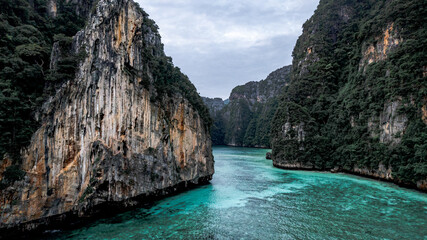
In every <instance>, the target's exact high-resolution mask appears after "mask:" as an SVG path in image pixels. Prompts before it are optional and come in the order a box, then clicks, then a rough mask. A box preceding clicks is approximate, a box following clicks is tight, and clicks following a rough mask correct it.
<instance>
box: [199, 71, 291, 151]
mask: <svg viewBox="0 0 427 240" xmlns="http://www.w3.org/2000/svg"><path fill="white" fill-rule="evenodd" d="M290 72H291V66H285V67H282V68H279V69H277V70H275V71H274V72H272V73H270V74H269V75H268V76H267V78H266V79H265V80H261V81H259V82H248V83H246V84H245V85H242V86H237V87H235V88H234V89H233V90H232V92H231V94H230V98H229V102H228V103H227V104H225V103H222V105H220V104H216V105H214V104H213V101H212V100H210V101H205V104H206V105H207V106H208V107H209V109H210V110H211V115H212V116H213V120H214V126H213V128H212V136H213V140H214V141H213V142H214V144H219V145H230V146H245V147H261V148H268V147H270V128H271V124H270V123H271V119H272V117H273V115H274V112H275V111H276V108H277V102H278V99H279V96H280V93H281V90H282V89H283V87H285V86H286V84H287V83H288V81H289V77H290ZM215 100H216V99H215ZM221 101H222V100H221ZM218 106H220V107H218Z"/></svg>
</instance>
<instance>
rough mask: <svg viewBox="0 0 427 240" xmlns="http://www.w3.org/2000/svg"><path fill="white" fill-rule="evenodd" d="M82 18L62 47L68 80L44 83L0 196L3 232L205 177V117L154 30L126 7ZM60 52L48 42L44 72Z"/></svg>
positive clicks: (113, 4) (96, 10)
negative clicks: (14, 170)
mask: <svg viewBox="0 0 427 240" xmlns="http://www.w3.org/2000/svg"><path fill="white" fill-rule="evenodd" d="M50 2H52V1H50ZM83 2H84V3H87V2H86V1H83ZM91 11H92V12H90V11H88V12H89V14H90V16H89V18H88V20H87V24H86V27H85V28H84V29H83V30H81V31H79V32H78V33H77V35H76V36H75V37H74V38H73V40H72V47H71V48H70V50H69V51H71V52H73V53H74V54H77V53H81V54H79V56H80V57H81V58H80V59H81V60H80V61H79V64H78V67H77V72H76V74H75V77H74V78H72V79H69V80H66V81H62V82H59V83H56V84H54V88H55V91H54V93H55V94H54V95H51V96H50V97H49V98H48V100H47V101H46V102H45V103H44V104H43V106H42V108H41V110H40V112H39V114H38V118H39V122H40V124H41V126H40V128H39V129H38V130H37V131H36V132H35V133H34V135H33V137H32V139H31V143H30V145H29V146H28V147H26V148H24V149H23V150H22V164H20V168H21V169H22V170H23V173H24V176H22V178H20V179H21V180H18V181H15V182H12V183H11V184H10V186H7V187H5V188H4V189H2V190H1V195H0V207H1V216H0V228H2V229H3V230H4V229H5V228H12V227H17V226H18V227H19V228H20V229H25V230H27V229H34V228H37V227H39V226H41V225H44V224H49V222H51V221H52V219H55V220H64V218H66V217H69V216H73V217H81V216H90V215H92V214H94V213H95V212H96V209H101V207H106V206H116V207H118V206H120V207H126V206H132V205H135V204H138V201H139V200H144V199H146V198H148V197H150V196H155V195H165V194H168V193H170V192H173V191H176V190H178V189H180V188H182V187H187V186H188V185H192V184H199V183H204V182H207V181H209V180H210V179H211V177H212V175H213V173H214V166H213V156H212V151H211V140H210V135H209V114H208V112H207V110H206V108H205V107H204V106H203V103H202V100H201V98H200V97H199V96H198V95H197V92H196V91H195V88H194V86H193V85H192V84H191V83H190V82H189V81H188V79H187V77H186V76H185V75H183V74H182V73H180V72H179V70H178V69H177V68H174V67H173V65H172V63H171V59H170V58H167V57H166V56H165V55H164V52H163V46H162V44H161V41H160V35H159V34H158V32H157V26H156V25H155V23H154V22H153V21H152V20H150V19H149V18H148V15H147V14H146V13H144V12H143V10H142V9H140V8H139V6H138V5H137V4H135V3H134V2H133V1H131V0H99V1H96V5H95V6H93V8H92V10H91ZM50 12H51V13H52V15H53V16H54V15H55V14H54V12H55V11H54V10H51V11H50ZM67 51H68V50H67ZM67 53H68V52H65V50H64V48H63V47H62V46H61V44H60V43H59V42H57V43H55V46H54V48H53V51H52V55H51V59H52V62H51V64H50V65H51V68H52V71H55V68H56V67H57V66H58V63H59V62H61V59H63V58H64V57H65V56H66V54H67ZM12 162H13V161H12V160H11V159H8V158H5V159H3V160H2V162H1V164H0V165H1V168H0V170H4V169H6V168H7V167H8V166H9V165H11V164H12ZM1 173H3V171H1ZM0 176H1V175H0Z"/></svg>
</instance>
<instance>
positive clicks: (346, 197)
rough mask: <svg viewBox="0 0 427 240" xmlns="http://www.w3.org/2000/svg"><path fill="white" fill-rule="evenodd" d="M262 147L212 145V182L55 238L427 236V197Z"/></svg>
mask: <svg viewBox="0 0 427 240" xmlns="http://www.w3.org/2000/svg"><path fill="white" fill-rule="evenodd" d="M266 152H267V150H263V149H249V148H232V147H215V148H214V156H215V170H216V173H215V176H214V179H213V180H212V184H210V185H206V186H202V187H199V188H197V189H194V190H191V191H187V192H184V193H181V194H179V195H176V196H173V197H169V198H166V199H164V200H161V201H158V202H156V203H155V204H154V206H152V207H151V208H149V209H145V208H142V209H138V210H134V211H131V212H127V213H124V214H120V215H118V216H115V217H113V218H109V219H103V220H99V221H97V222H95V223H93V224H90V225H88V226H86V227H84V228H81V229H77V230H74V231H71V232H64V233H62V234H61V236H59V237H58V238H60V239H411V240H412V239H414V240H415V239H427V195H426V194H424V193H419V192H416V191H413V190H407V189H404V188H399V187H397V186H395V185H393V184H389V183H384V182H378V181H373V180H368V179H365V178H360V177H355V176H350V175H344V174H331V173H318V172H304V171H287V170H281V169H277V168H273V167H272V163H271V161H269V160H266V159H265V153H266Z"/></svg>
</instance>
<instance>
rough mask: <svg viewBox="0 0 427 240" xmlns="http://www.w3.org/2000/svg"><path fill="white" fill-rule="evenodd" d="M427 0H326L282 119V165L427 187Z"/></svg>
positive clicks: (278, 130) (300, 44)
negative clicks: (347, 173) (339, 172)
mask: <svg viewBox="0 0 427 240" xmlns="http://www.w3.org/2000/svg"><path fill="white" fill-rule="evenodd" d="M426 29H427V5H426V2H425V1H419V0H411V1H401V0H399V1H387V0H379V1H345V0H321V1H320V3H319V6H318V8H317V10H316V11H315V14H314V15H313V16H312V17H311V18H310V19H309V20H308V21H307V22H306V23H305V24H304V26H303V34H302V35H301V36H300V38H299V39H298V41H297V44H296V46H295V48H294V51H293V57H294V59H293V71H292V76H291V81H290V83H289V85H287V86H286V87H285V89H284V90H283V93H284V95H283V97H282V99H281V101H280V103H279V108H278V111H277V113H276V114H275V117H274V121H273V132H272V134H273V139H272V140H273V141H272V146H273V154H272V155H273V161H274V165H275V166H278V167H282V168H291V169H315V170H333V171H343V172H350V173H355V174H360V175H364V176H369V177H374V178H380V179H384V180H389V181H393V182H396V183H399V184H403V185H407V186H411V187H416V188H418V189H423V190H427V121H426V119H427V118H426V113H427V111H426V109H427V108H426V104H427V88H426V87H427V79H426V75H427V74H426V66H427V31H426Z"/></svg>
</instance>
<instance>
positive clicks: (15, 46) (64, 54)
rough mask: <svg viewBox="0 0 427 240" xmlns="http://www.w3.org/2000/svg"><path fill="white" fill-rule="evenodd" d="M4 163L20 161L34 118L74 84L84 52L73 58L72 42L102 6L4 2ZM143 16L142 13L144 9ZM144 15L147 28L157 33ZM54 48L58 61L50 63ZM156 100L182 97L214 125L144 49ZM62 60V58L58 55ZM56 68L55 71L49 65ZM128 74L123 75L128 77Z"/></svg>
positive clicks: (184, 81) (174, 71)
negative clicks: (57, 91)
mask: <svg viewBox="0 0 427 240" xmlns="http://www.w3.org/2000/svg"><path fill="white" fill-rule="evenodd" d="M0 2H1V8H0V32H1V33H2V34H1V35H0V48H1V51H0V66H1V70H0V159H2V158H3V156H4V154H6V153H7V154H8V155H9V156H10V157H11V158H12V159H13V160H14V162H19V161H20V150H21V149H22V147H25V146H27V145H28V144H29V142H30V138H31V136H32V135H33V133H34V131H35V130H36V129H37V128H38V127H39V124H38V123H37V121H36V117H35V113H36V112H37V109H39V108H40V107H41V104H42V103H43V102H44V101H45V100H46V99H47V98H48V97H49V96H51V95H53V94H54V93H55V89H56V88H57V87H59V86H60V85H61V84H62V83H64V82H66V81H68V80H70V79H73V78H74V77H75V72H76V70H77V69H78V63H79V61H80V60H81V59H82V57H84V55H85V53H84V51H80V52H79V53H78V54H75V53H73V49H72V42H73V39H72V37H73V36H74V35H75V34H76V33H77V32H78V31H79V30H81V29H82V28H83V27H84V26H85V22H86V18H87V15H88V14H89V13H90V12H94V11H95V9H96V8H95V3H97V2H98V1H92V0H87V1H83V3H84V4H80V5H79V2H82V1H62V0H61V1H55V2H56V3H57V5H56V8H55V10H56V12H55V16H53V15H52V14H53V13H52V12H51V10H52V9H50V8H49V1H48V0H32V1H29V0H0ZM141 11H143V10H142V9H141ZM144 14H145V21H144V26H145V27H146V29H148V28H149V29H150V30H151V31H153V32H154V33H155V34H158V27H157V25H156V24H155V23H154V21H153V20H151V19H149V18H148V14H146V13H144ZM54 43H57V44H58V48H57V49H58V51H60V54H59V56H60V57H59V59H54V60H53V59H50V57H51V52H52V48H53V46H54ZM143 54H144V56H145V57H146V59H148V63H147V64H148V65H149V67H150V68H149V69H150V70H151V71H152V72H151V75H152V76H153V77H154V87H155V89H156V92H157V97H159V98H160V97H161V96H162V95H163V94H169V95H172V94H176V93H179V94H181V95H183V96H184V97H185V98H187V99H188V100H189V102H190V103H191V104H192V105H193V106H194V107H195V108H196V109H197V110H198V112H199V114H200V116H201V117H202V119H203V120H204V122H205V124H206V125H207V126H210V124H211V119H210V115H209V112H208V109H207V108H206V106H205V105H204V104H203V101H202V100H201V98H200V96H199V95H198V93H197V91H196V88H195V87H194V85H193V84H192V83H191V82H190V80H189V79H188V77H187V76H186V75H184V74H183V73H181V71H180V69H179V68H177V67H175V66H174V65H173V63H172V59H171V58H170V57H167V56H165V55H164V53H163V52H162V51H160V52H159V53H156V52H154V50H153V49H148V48H147V49H144V53H143ZM57 55H58V54H57ZM52 61H55V66H53V68H51V62H52ZM126 70H127V69H124V71H126Z"/></svg>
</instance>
